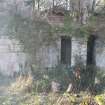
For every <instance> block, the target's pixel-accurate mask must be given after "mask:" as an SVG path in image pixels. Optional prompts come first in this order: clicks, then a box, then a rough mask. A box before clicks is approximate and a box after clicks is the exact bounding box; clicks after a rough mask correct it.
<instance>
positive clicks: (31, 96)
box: [0, 74, 105, 105]
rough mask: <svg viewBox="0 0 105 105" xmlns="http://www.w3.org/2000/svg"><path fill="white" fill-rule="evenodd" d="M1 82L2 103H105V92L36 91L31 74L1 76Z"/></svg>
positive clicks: (43, 104)
mask: <svg viewBox="0 0 105 105" xmlns="http://www.w3.org/2000/svg"><path fill="white" fill-rule="evenodd" d="M0 82H1V86H0V105H105V94H104V93H103V94H99V95H96V96H95V95H91V93H90V92H88V91H84V92H83V91H81V92H79V93H75V94H74V93H67V92H62V93H61V92H59V93H52V92H51V91H50V92H36V91H35V90H34V88H33V78H32V76H31V75H30V74H29V75H27V76H19V77H17V78H16V79H13V78H7V77H1V79H0Z"/></svg>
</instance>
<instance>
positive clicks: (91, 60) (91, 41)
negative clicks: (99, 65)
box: [87, 35, 96, 65]
mask: <svg viewBox="0 0 105 105" xmlns="http://www.w3.org/2000/svg"><path fill="white" fill-rule="evenodd" d="M95 40H96V37H95V36H94V35H91V36H89V38H88V42H87V65H95Z"/></svg>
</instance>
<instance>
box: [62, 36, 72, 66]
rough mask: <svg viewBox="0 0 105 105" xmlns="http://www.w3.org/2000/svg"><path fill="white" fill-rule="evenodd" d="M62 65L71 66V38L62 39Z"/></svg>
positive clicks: (64, 37)
mask: <svg viewBox="0 0 105 105" xmlns="http://www.w3.org/2000/svg"><path fill="white" fill-rule="evenodd" d="M61 63H62V64H66V65H71V38H70V37H67V36H63V37H61Z"/></svg>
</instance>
